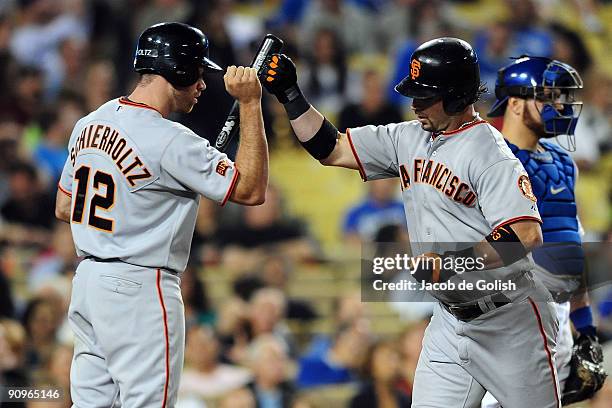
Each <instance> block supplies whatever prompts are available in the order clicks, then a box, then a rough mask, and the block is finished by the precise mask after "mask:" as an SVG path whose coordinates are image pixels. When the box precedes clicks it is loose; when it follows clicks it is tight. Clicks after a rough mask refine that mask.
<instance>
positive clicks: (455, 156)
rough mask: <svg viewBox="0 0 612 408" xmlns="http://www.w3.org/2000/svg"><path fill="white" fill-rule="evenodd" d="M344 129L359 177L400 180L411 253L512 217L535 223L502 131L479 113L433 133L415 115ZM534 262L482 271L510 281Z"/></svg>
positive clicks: (470, 236) (470, 237)
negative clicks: (458, 125)
mask: <svg viewBox="0 0 612 408" xmlns="http://www.w3.org/2000/svg"><path fill="white" fill-rule="evenodd" d="M347 134H348V138H349V142H350V144H351V148H352V149H353V153H354V155H355V157H356V159H357V162H358V164H359V171H360V173H361V176H362V178H363V179H364V180H374V179H380V178H389V177H399V178H400V182H401V188H402V196H403V201H404V208H405V210H406V222H407V225H408V232H409V234H410V241H411V246H412V253H413V254H414V255H418V254H422V253H425V252H444V250H448V249H449V248H448V247H446V248H440V245H447V246H448V244H449V243H466V244H467V243H470V244H471V245H473V244H474V243H476V242H479V241H481V240H483V239H484V237H485V236H486V235H488V234H489V233H491V231H492V230H493V229H495V228H497V227H499V226H501V225H504V224H508V223H511V222H514V221H517V220H523V219H533V220H537V221H540V216H539V214H538V209H537V206H536V199H535V196H534V195H533V192H532V191H531V185H530V184H529V177H528V176H527V174H526V172H525V170H524V168H523V166H522V165H521V163H520V161H519V160H518V159H517V158H516V157H515V156H514V155H513V154H512V151H511V150H510V149H509V148H508V146H507V145H506V143H505V141H504V139H503V136H502V135H501V133H499V132H498V131H497V130H496V129H495V128H493V127H492V126H490V125H489V124H488V123H487V122H486V121H484V120H482V119H479V118H478V119H476V120H475V121H474V122H472V123H470V124H468V125H466V126H464V127H463V128H460V129H458V130H456V131H452V132H448V133H440V134H438V135H437V136H436V137H435V138H434V137H432V133H430V132H427V131H425V130H423V129H422V127H421V125H420V123H419V122H418V121H411V122H402V123H399V124H389V125H386V126H364V127H359V128H354V129H349V130H347ZM440 243H444V244H440ZM531 268H532V263H531V261H529V259H528V258H527V257H525V258H524V259H523V260H521V261H519V262H516V263H515V264H513V265H512V266H511V267H509V268H500V269H497V270H494V271H487V272H486V273H487V274H488V275H487V276H495V277H496V278H498V279H514V278H517V277H518V276H519V275H520V274H521V273H522V272H524V271H526V270H529V269H531ZM493 274H494V275H493ZM432 294H433V295H434V296H435V297H437V298H438V299H440V300H443V301H446V302H457V303H459V302H466V301H469V300H473V299H474V298H478V295H474V292H472V293H471V294H467V293H466V292H465V291H463V292H459V291H457V292H452V291H442V292H436V293H432ZM466 296H471V297H472V299H470V298H468V297H466ZM474 296H476V297H474Z"/></svg>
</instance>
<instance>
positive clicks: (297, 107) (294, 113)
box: [283, 84, 310, 120]
mask: <svg viewBox="0 0 612 408" xmlns="http://www.w3.org/2000/svg"><path fill="white" fill-rule="evenodd" d="M285 96H286V97H287V102H285V103H283V106H284V107H285V111H286V112H287V116H288V117H289V120H294V119H297V118H299V117H300V116H302V115H303V114H304V113H306V112H307V111H308V109H310V104H309V103H308V101H307V100H306V98H305V97H304V95H303V94H302V91H300V88H299V87H298V86H297V84H296V85H294V86H292V87H291V88H289V89H287V90H286V91H285Z"/></svg>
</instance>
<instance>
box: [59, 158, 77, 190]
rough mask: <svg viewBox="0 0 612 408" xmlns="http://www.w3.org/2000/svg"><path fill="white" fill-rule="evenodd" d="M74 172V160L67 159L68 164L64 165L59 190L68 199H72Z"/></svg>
mask: <svg viewBox="0 0 612 408" xmlns="http://www.w3.org/2000/svg"><path fill="white" fill-rule="evenodd" d="M73 172H74V168H73V166H72V160H71V159H70V157H68V158H67V159H66V163H64V169H63V170H62V175H61V176H60V179H59V182H58V183H57V188H58V189H59V190H60V191H61V192H62V193H64V194H66V195H67V196H68V197H72V173H73Z"/></svg>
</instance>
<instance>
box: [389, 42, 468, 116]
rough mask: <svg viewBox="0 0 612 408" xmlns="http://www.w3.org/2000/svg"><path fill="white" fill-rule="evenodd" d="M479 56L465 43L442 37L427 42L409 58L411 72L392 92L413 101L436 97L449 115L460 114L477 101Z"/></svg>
mask: <svg viewBox="0 0 612 408" xmlns="http://www.w3.org/2000/svg"><path fill="white" fill-rule="evenodd" d="M479 88H480V69H479V68H478V57H477V56H476V53H475V52H474V50H473V49H472V47H471V46H470V44H468V43H467V42H465V41H463V40H460V39H458V38H451V37H443V38H436V39H435V40H431V41H427V42H426V43H424V44H422V45H421V46H420V47H418V48H417V49H416V50H415V51H414V52H413V53H412V57H411V58H410V73H409V74H408V76H407V77H405V78H404V79H402V81H401V82H400V83H399V84H397V85H396V86H395V90H396V91H397V92H399V93H400V94H402V95H404V96H408V97H410V98H414V99H426V98H436V97H439V98H441V99H442V101H443V103H444V111H445V112H446V113H448V114H453V113H458V112H461V111H463V110H464V109H465V108H466V107H467V106H469V105H471V104H473V103H474V102H476V101H477V100H478V94H479Z"/></svg>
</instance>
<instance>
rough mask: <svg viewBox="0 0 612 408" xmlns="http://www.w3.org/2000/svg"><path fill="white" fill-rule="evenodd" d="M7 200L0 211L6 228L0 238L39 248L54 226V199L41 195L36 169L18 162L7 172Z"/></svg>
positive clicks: (45, 242) (45, 241)
mask: <svg viewBox="0 0 612 408" xmlns="http://www.w3.org/2000/svg"><path fill="white" fill-rule="evenodd" d="M9 189H10V196H9V199H8V200H7V201H6V202H5V203H4V204H3V205H2V207H0V215H1V216H2V218H3V220H4V221H5V222H6V223H7V224H8V225H6V226H5V228H4V229H5V231H4V233H5V234H7V235H6V236H5V237H4V238H5V239H8V240H10V242H14V243H18V244H33V245H39V246H43V245H46V244H47V243H48V242H49V241H48V238H49V231H50V229H51V228H52V227H53V224H54V202H55V200H54V198H53V196H52V195H50V194H48V193H46V192H44V191H43V189H42V186H41V183H40V181H39V178H38V174H37V172H36V168H35V167H34V166H32V165H31V164H29V163H26V162H20V163H16V164H14V165H13V166H12V167H11V168H10V169H9Z"/></svg>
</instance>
